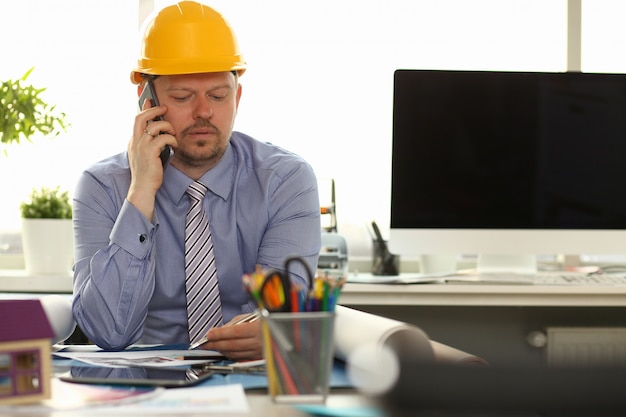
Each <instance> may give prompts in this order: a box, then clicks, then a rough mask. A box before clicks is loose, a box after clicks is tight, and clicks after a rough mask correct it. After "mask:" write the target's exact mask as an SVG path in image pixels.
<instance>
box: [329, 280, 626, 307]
mask: <svg viewBox="0 0 626 417" xmlns="http://www.w3.org/2000/svg"><path fill="white" fill-rule="evenodd" d="M339 303H340V304H342V305H346V306H351V305H395V306H403V305H405V306H411V305H423V306H528V307H533V306H555V307H557V306H572V307H591V306H600V307H609V306H612V307H621V306H626V286H569V285H567V286H556V285H555V286H549V285H483V284H406V285H404V284H354V283H347V284H346V285H345V286H344V289H343V291H342V292H341V296H340V298H339Z"/></svg>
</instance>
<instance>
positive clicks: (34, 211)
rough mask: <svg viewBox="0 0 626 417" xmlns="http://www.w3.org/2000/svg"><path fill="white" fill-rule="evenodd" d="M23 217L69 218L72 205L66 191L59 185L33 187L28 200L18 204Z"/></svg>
mask: <svg viewBox="0 0 626 417" xmlns="http://www.w3.org/2000/svg"><path fill="white" fill-rule="evenodd" d="M20 211H21V212H22V217H23V218H25V219H71V218H72V205H71V204H70V196H69V193H68V192H67V191H61V189H60V187H56V188H48V187H42V188H41V189H39V190H37V189H33V191H32V193H31V195H30V201H28V202H22V204H21V205H20Z"/></svg>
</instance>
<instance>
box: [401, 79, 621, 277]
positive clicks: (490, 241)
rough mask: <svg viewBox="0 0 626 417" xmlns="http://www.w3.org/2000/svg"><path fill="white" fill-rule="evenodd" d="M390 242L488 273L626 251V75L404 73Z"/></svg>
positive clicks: (403, 250) (411, 253) (408, 252)
mask: <svg viewBox="0 0 626 417" xmlns="http://www.w3.org/2000/svg"><path fill="white" fill-rule="evenodd" d="M389 244H390V249H391V251H392V252H394V253H398V254H400V255H401V256H403V257H406V256H408V257H417V256H418V255H422V254H443V253H447V254H456V255H459V254H463V255H468V254H469V255H474V254H475V255H479V262H481V263H479V268H481V269H482V270H483V271H486V270H492V269H493V266H491V267H490V265H489V264H488V260H491V261H496V262H500V261H502V260H503V259H507V260H511V262H512V263H513V264H512V265H509V264H506V263H505V264H504V268H507V269H510V270H512V271H515V270H518V269H519V271H526V270H528V264H526V265H525V266H522V263H520V264H517V262H518V261H520V262H524V261H525V262H528V261H529V260H530V262H531V263H532V265H531V268H530V269H532V268H534V267H535V264H536V263H535V258H536V255H539V254H572V255H579V254H607V255H608V254H624V253H626V74H598V73H595V74H591V73H572V72H566V73H547V72H504V71H444V70H404V69H403V70H397V71H395V73H394V96H393V152H392V187H391V231H390V236H389ZM518 267H519V268H518ZM498 268H503V267H502V266H500V267H497V266H496V267H495V269H498Z"/></svg>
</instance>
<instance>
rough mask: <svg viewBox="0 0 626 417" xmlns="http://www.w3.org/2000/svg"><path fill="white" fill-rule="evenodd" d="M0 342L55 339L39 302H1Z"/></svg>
mask: <svg viewBox="0 0 626 417" xmlns="http://www.w3.org/2000/svg"><path fill="white" fill-rule="evenodd" d="M0 317H1V319H0V342H9V341H11V342H13V341H19V340H28V339H46V338H51V337H54V331H53V330H52V327H51V326H50V322H49V321H48V317H47V316H46V312H45V310H44V309H43V306H42V305H41V302H39V300H0Z"/></svg>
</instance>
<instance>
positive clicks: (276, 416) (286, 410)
mask: <svg viewBox="0 0 626 417" xmlns="http://www.w3.org/2000/svg"><path fill="white" fill-rule="evenodd" d="M246 398H247V400H248V406H249V408H250V411H249V412H248V413H228V414H214V413H206V412H205V413H194V414H189V413H179V414H176V413H174V414H172V413H168V414H153V415H155V416H158V415H167V416H170V417H177V416H180V417H207V416H216V415H226V416H228V417H305V416H309V417H310V416H311V414H308V413H306V412H304V411H301V410H298V409H296V408H294V407H293V406H291V405H285V404H274V403H273V402H272V400H271V399H270V397H269V396H268V395H267V394H265V393H261V392H250V393H247V394H246ZM326 405H327V406H329V407H334V408H346V409H350V410H353V409H358V408H362V407H370V406H372V407H373V406H374V403H373V402H372V400H369V399H367V398H365V397H364V396H362V395H359V394H357V393H355V392H349V393H342V392H340V393H333V394H331V395H330V396H329V397H328V398H327V401H326ZM95 410H97V408H96V409H95ZM375 413H376V410H375V409H372V411H371V412H370V413H369V414H368V415H369V416H370V417H372V416H374V415H375ZM89 414H92V413H89V411H88V410H87V412H86V413H83V412H76V411H57V412H52V413H49V414H35V415H37V416H41V417H78V416H83V415H89ZM24 415H25V414H23V413H14V414H13V415H11V414H9V415H6V416H5V417H18V416H24ZM30 415H32V414H29V416H30ZM93 415H97V416H102V417H120V416H126V414H125V413H124V406H123V405H122V406H120V407H119V408H117V409H116V410H115V412H114V413H102V412H94V413H93ZM329 415H332V414H329ZM335 415H337V416H339V415H341V414H339V413H337V414H335ZM363 415H365V414H363ZM381 416H382V414H381Z"/></svg>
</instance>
